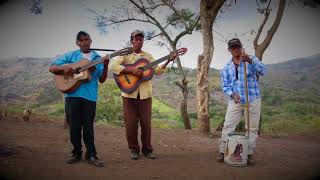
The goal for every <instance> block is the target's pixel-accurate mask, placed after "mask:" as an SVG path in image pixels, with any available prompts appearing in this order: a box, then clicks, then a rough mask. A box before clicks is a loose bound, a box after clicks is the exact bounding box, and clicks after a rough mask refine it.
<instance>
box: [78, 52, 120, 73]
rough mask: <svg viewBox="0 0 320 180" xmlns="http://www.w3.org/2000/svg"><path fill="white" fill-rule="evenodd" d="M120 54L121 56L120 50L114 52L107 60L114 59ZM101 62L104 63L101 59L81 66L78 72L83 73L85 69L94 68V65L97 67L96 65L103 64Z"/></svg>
mask: <svg viewBox="0 0 320 180" xmlns="http://www.w3.org/2000/svg"><path fill="white" fill-rule="evenodd" d="M121 54H123V52H122V50H119V51H116V52H114V53H112V54H110V58H109V60H110V59H111V58H113V57H116V56H118V55H121ZM103 61H104V60H103V59H102V58H99V59H98V60H96V61H91V62H90V63H88V64H86V65H84V66H82V67H81V68H80V70H79V72H81V71H85V70H87V69H89V68H91V67H93V66H95V65H97V64H100V63H103Z"/></svg>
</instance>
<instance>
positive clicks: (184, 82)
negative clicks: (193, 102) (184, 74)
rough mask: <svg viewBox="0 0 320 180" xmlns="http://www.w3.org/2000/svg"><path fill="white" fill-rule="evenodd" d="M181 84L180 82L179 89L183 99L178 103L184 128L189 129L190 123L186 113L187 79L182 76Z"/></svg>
mask: <svg viewBox="0 0 320 180" xmlns="http://www.w3.org/2000/svg"><path fill="white" fill-rule="evenodd" d="M181 84H182V86H181V90H182V93H183V99H182V102H181V105H180V113H181V117H182V119H183V123H184V128H185V129H191V123H190V118H189V114H188V81H187V80H186V79H185V78H183V80H182V83H181Z"/></svg>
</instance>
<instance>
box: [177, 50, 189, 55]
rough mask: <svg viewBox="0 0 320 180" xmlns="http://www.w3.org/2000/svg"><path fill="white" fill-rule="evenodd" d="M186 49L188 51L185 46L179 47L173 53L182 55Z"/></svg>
mask: <svg viewBox="0 0 320 180" xmlns="http://www.w3.org/2000/svg"><path fill="white" fill-rule="evenodd" d="M187 51H188V49H187V48H180V49H178V50H176V51H175V53H176V55H177V56H182V55H184V54H185V53H186V52H187Z"/></svg>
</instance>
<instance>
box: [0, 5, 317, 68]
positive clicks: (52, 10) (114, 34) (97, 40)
mask: <svg viewBox="0 0 320 180" xmlns="http://www.w3.org/2000/svg"><path fill="white" fill-rule="evenodd" d="M43 1H44V3H43V7H44V9H43V14H42V15H38V16H37V15H33V14H31V13H30V12H29V10H28V6H26V0H25V1H18V0H16V1H9V2H8V3H7V4H4V5H2V6H0V22H1V33H0V39H1V40H2V45H1V48H0V59H3V58H9V57H13V56H19V57H21V56H26V57H54V56H56V55H58V54H63V53H65V52H67V51H71V50H74V49H77V46H76V45H75V35H76V34H77V32H78V31H80V30H84V31H87V32H88V33H89V34H90V35H91V38H92V39H93V44H92V48H112V49H120V48H122V47H124V46H125V44H126V42H127V41H128V39H129V35H130V33H131V32H132V31H133V30H135V29H141V30H145V29H149V28H150V26H148V27H147V26H145V25H143V24H137V23H136V24H126V25H121V26H119V27H118V28H115V29H110V30H109V32H108V33H107V34H105V35H101V34H100V33H99V32H98V30H97V28H95V26H94V23H93V21H91V20H90V19H89V18H90V17H92V14H90V13H89V12H88V11H87V10H86V9H85V8H84V5H86V6H88V7H90V8H95V9H98V10H103V9H104V8H109V9H110V8H111V7H112V5H113V4H115V2H116V1H108V2H106V1H103V0H91V1H89V0H78V1H76V0H67V1H52V0H43ZM255 2H256V1H255V0H248V1H237V4H236V5H235V6H233V7H231V8H229V9H228V10H227V11H226V12H225V13H223V14H221V18H219V20H218V21H217V23H216V24H215V25H214V29H215V30H217V31H218V32H219V33H221V34H223V35H224V36H225V37H226V38H227V39H230V38H232V37H233V34H235V33H238V34H241V33H244V32H248V31H250V30H251V29H257V27H258V25H259V23H260V21H261V20H262V16H259V15H257V13H256V4H255ZM180 6H181V7H188V8H191V9H194V10H195V11H199V1H191V0H189V1H184V2H183V4H182V3H180ZM275 12H276V9H274V10H273V14H274V13H275ZM162 14H163V13H162ZM162 14H159V16H160V15H162ZM319 15H320V11H319V8H318V9H311V8H298V7H294V6H290V7H289V8H286V10H285V13H284V16H283V19H282V22H281V24H280V26H279V29H278V31H277V33H276V34H275V36H274V38H273V40H272V42H271V44H270V46H269V48H268V49H267V51H266V52H265V54H264V59H263V62H265V63H266V64H270V63H277V62H282V61H287V60H290V59H293V58H297V57H305V56H309V55H313V54H316V53H320V47H319V42H320V38H319V32H320V21H319V20H318V19H319V17H320V16H319ZM273 17H274V16H271V19H272V20H273ZM214 38H219V39H221V37H220V36H219V35H218V34H216V33H214ZM240 39H241V40H242V41H243V44H244V47H245V49H246V51H247V52H248V53H249V54H253V52H254V50H253V46H252V39H250V37H248V36H246V37H243V36H240ZM214 43H215V51H214V57H213V61H212V63H211V67H214V68H218V69H221V68H222V67H223V65H224V64H225V63H226V61H227V59H228V58H229V52H228V51H227V46H226V44H225V43H223V42H221V41H219V40H217V39H215V40H214ZM180 45H181V47H187V48H188V50H189V51H188V53H187V54H185V55H184V56H182V57H181V59H182V65H183V66H185V67H189V68H195V67H196V65H197V57H198V55H199V54H200V53H201V52H202V35H201V33H199V32H195V33H194V34H192V35H188V36H186V37H184V38H183V39H182V41H181V42H180ZM143 49H144V50H146V51H148V52H150V53H151V54H153V55H154V57H155V58H160V57H162V56H164V55H166V54H167V53H168V50H167V49H166V48H164V47H159V46H156V45H154V43H153V42H145V44H144V48H143ZM100 54H101V55H104V54H105V53H104V52H102V53H100Z"/></svg>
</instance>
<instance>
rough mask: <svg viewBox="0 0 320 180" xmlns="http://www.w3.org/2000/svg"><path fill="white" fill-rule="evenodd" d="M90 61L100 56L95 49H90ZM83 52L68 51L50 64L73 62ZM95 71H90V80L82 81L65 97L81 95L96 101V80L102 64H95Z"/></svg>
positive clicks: (100, 73) (101, 70) (78, 59)
mask: <svg viewBox="0 0 320 180" xmlns="http://www.w3.org/2000/svg"><path fill="white" fill-rule="evenodd" d="M91 52H92V54H91V59H92V60H91V61H96V60H98V59H99V58H100V55H99V54H97V53H96V52H95V51H91ZM83 58H84V57H83V54H82V53H81V51H80V50H76V51H71V52H68V53H66V54H64V55H62V56H60V57H58V58H57V59H55V61H54V62H53V63H52V64H51V65H57V66H61V65H63V64H70V63H75V62H78V61H80V60H82V59H83ZM95 67H96V69H95V71H93V72H92V73H91V80H90V81H88V82H85V83H82V84H81V85H80V86H79V87H78V88H77V89H76V90H75V91H73V92H71V93H65V97H82V98H84V99H87V100H90V101H94V102H96V101H97V95H98V80H99V78H100V76H101V75H102V72H103V65H102V64H97V65H96V66H95Z"/></svg>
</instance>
